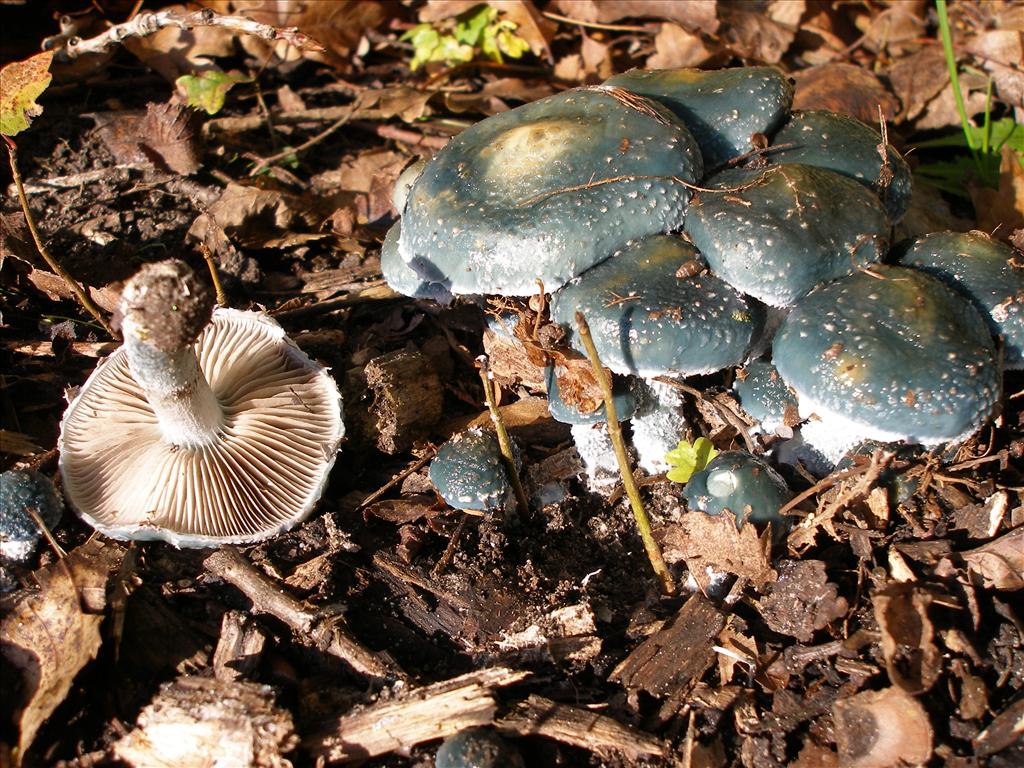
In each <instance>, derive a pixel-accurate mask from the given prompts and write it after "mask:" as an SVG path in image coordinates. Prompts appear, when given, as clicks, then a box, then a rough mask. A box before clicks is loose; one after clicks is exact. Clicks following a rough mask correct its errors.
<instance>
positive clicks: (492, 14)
mask: <svg viewBox="0 0 1024 768" xmlns="http://www.w3.org/2000/svg"><path fill="white" fill-rule="evenodd" d="M497 16H498V12H497V10H495V9H494V8H492V7H491V6H489V5H481V6H478V7H477V8H476V9H472V8H471V9H470V10H469V11H466V12H465V13H463V14H460V15H459V16H457V17H456V18H457V21H456V22H455V39H456V40H458V41H459V42H460V43H465V44H466V45H472V46H477V45H480V38H481V37H482V36H483V34H484V30H485V29H486V28H487V27H488V26H490V25H491V24H492V23H493V22H494V20H495V18H497Z"/></svg>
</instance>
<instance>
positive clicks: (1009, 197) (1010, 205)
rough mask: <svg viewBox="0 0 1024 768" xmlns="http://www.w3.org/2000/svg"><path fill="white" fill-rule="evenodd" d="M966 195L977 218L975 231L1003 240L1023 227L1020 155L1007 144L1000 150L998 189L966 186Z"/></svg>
mask: <svg viewBox="0 0 1024 768" xmlns="http://www.w3.org/2000/svg"><path fill="white" fill-rule="evenodd" d="M967 191H968V192H970V193H971V202H972V203H974V210H975V212H977V214H978V227H977V228H978V229H980V230H982V231H983V232H994V233H995V236H996V237H1000V238H1003V239H1005V238H1007V237H1009V235H1010V232H1012V231H1013V230H1015V229H1020V228H1021V227H1024V155H1021V154H1019V153H1018V152H1016V151H1015V150H1014V149H1013V147H1011V146H1010V145H1009V144H1005V145H1004V146H1003V149H1002V157H1001V159H1000V161H999V187H998V189H990V188H989V187H983V186H981V185H979V184H975V183H969V184H968V185H967Z"/></svg>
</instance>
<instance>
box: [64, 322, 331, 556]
mask: <svg viewBox="0 0 1024 768" xmlns="http://www.w3.org/2000/svg"><path fill="white" fill-rule="evenodd" d="M195 350H196V355H197V357H198V360H199V366H200V369H201V371H202V372H203V374H204V375H205V377H206V379H207V380H208V382H209V385H210V388H211V390H212V391H213V393H214V395H215V396H216V398H217V400H218V402H219V403H220V405H221V407H222V408H223V423H222V425H221V426H220V428H219V431H218V435H217V439H216V440H214V441H213V442H212V443H211V444H209V445H196V446H192V447H183V446H179V445H175V444H174V443H172V442H170V441H168V440H167V439H165V437H164V435H163V433H162V431H161V429H160V426H159V423H158V420H157V417H156V415H155V413H154V411H153V408H152V407H151V406H150V404H149V403H148V401H147V400H146V397H145V395H144V393H143V390H142V388H141V387H140V386H139V385H138V384H137V383H136V381H135V380H134V379H133V377H132V375H131V372H130V370H129V366H128V357H127V354H126V347H124V346H122V347H121V348H120V349H118V350H117V351H116V352H114V353H113V354H112V355H111V356H110V357H108V358H107V359H106V360H105V361H103V362H102V363H100V365H99V366H98V367H97V369H96V370H95V371H94V372H93V374H92V375H91V376H90V377H89V379H88V380H87V381H86V382H85V384H84V385H82V387H81V389H80V391H79V393H78V395H77V396H76V397H75V398H74V399H73V400H72V401H71V404H70V405H69V406H68V409H67V411H66V412H65V415H64V419H63V421H62V422H61V435H60V440H59V448H60V469H61V475H62V477H63V481H64V490H65V496H66V498H67V500H68V501H69V502H70V504H71V505H72V506H73V507H74V508H75V509H76V511H77V512H78V514H79V515H80V516H81V517H82V518H84V519H85V520H86V522H88V523H89V524H90V525H92V526H93V527H95V528H96V529H97V530H99V531H101V532H103V533H105V534H107V535H108V536H111V537H113V538H119V539H137V540H162V541H167V542H169V543H171V544H173V545H174V546H177V547H204V546H217V545H220V544H238V543H248V542H254V541H260V540H262V539H265V538H268V537H270V536H273V535H275V534H277V533H280V532H282V531H284V530H287V529H288V528H290V527H292V526H293V525H295V524H296V523H298V522H299V521H301V520H302V519H303V518H304V517H305V516H306V515H307V514H308V513H309V512H310V511H311V510H312V508H313V506H314V505H315V504H316V502H317V500H318V499H319V498H320V495H321V494H322V492H323V490H324V487H325V486H326V484H327V479H328V476H329V474H330V470H331V468H332V467H333V465H334V461H335V458H336V456H337V451H338V446H339V444H340V442H341V438H342V437H343V436H344V433H345V427H344V424H343V422H342V405H341V395H340V393H339V391H338V386H337V384H336V383H335V381H334V379H333V378H332V377H331V376H330V375H329V374H328V372H327V370H326V369H325V368H324V367H323V366H321V365H319V364H318V363H316V362H314V361H313V360H311V359H310V358H309V356H308V355H306V353H305V352H303V351H302V350H300V349H299V348H298V347H297V346H296V345H295V343H294V342H292V341H291V340H290V339H289V338H288V337H287V336H286V335H285V332H284V329H283V328H281V326H280V325H278V324H277V323H276V322H275V321H274V320H272V319H271V318H269V317H268V316H267V315H265V314H263V313H260V312H243V311H239V310H234V309H222V308H219V309H216V310H215V311H214V315H213V319H212V321H211V322H210V324H209V325H207V326H206V328H205V329H204V330H203V332H202V334H201V335H200V336H199V338H198V339H197V341H196V344H195Z"/></svg>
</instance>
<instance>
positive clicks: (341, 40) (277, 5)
mask: <svg viewBox="0 0 1024 768" xmlns="http://www.w3.org/2000/svg"><path fill="white" fill-rule="evenodd" d="M201 4H202V5H205V6H207V7H209V8H212V9H213V10H215V11H218V12H220V13H226V14H235V13H237V14H240V15H242V16H248V17H249V18H251V19H254V20H256V21H259V22H262V23H263V24H271V25H273V26H275V27H298V28H299V29H300V30H301V31H302V32H303V33H304V34H306V35H307V36H309V37H311V38H313V39H314V40H316V41H317V42H318V43H320V44H322V45H323V46H324V48H325V49H326V50H325V51H323V52H318V51H300V50H299V49H298V48H296V47H295V46H293V45H290V44H288V43H287V42H285V41H284V40H279V41H276V42H271V41H268V40H263V39H261V38H258V37H253V36H252V35H240V36H239V37H238V42H239V44H240V45H241V46H242V47H243V48H244V49H245V50H246V51H247V52H248V53H249V54H250V55H251V56H253V57H254V58H256V59H258V60H260V61H266V60H268V59H270V60H271V61H272V62H273V61H275V60H276V61H277V62H289V61H297V60H298V59H301V58H307V59H313V60H315V61H323V62H325V63H327V64H330V65H331V66H333V67H336V68H338V69H341V70H345V69H348V67H349V66H350V64H351V59H352V55H353V53H354V52H355V51H356V49H357V47H358V45H359V41H360V40H361V39H362V37H363V35H364V34H365V33H366V31H367V30H371V29H377V28H378V27H380V26H382V25H383V24H384V23H385V22H387V21H388V20H389V19H392V18H394V17H395V16H397V15H398V14H400V13H401V12H402V7H401V5H400V4H399V3H392V2H380V0H330V2H313V3H311V2H308V0H201ZM271 57H272V58H271Z"/></svg>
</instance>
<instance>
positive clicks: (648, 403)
mask: <svg viewBox="0 0 1024 768" xmlns="http://www.w3.org/2000/svg"><path fill="white" fill-rule="evenodd" d="M643 383H644V387H643V399H642V401H641V405H640V407H639V408H638V410H637V412H636V414H635V415H634V416H633V420H632V425H633V447H634V448H636V453H637V457H638V460H639V461H638V463H639V464H640V468H641V469H643V470H644V471H645V472H647V473H649V474H652V475H656V474H659V473H661V472H665V471H666V470H668V469H669V463H668V462H667V461H665V454H666V453H668V452H669V451H671V450H672V449H673V448H675V447H676V446H677V445H678V444H679V440H680V439H681V438H682V437H683V435H684V434H685V432H686V426H687V425H686V416H685V415H684V414H683V403H684V400H683V393H682V392H681V391H679V390H678V389H677V388H675V387H673V386H672V385H670V384H666V383H664V382H661V381H658V380H657V379H652V378H645V379H643Z"/></svg>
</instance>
